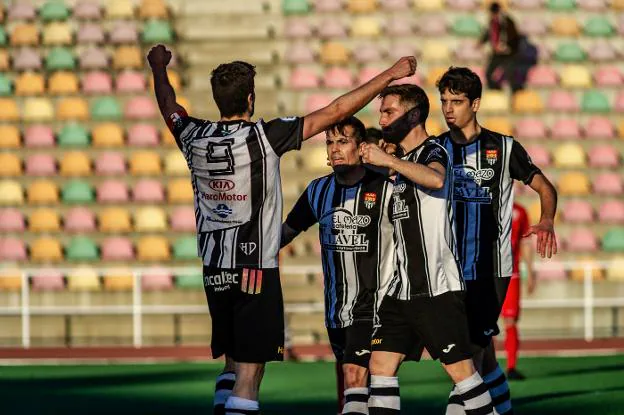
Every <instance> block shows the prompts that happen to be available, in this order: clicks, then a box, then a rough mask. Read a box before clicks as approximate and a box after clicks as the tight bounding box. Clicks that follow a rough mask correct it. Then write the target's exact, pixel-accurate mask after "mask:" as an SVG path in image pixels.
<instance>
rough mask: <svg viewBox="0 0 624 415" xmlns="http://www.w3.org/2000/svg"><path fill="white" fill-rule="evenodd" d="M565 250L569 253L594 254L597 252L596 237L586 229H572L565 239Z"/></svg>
mask: <svg viewBox="0 0 624 415" xmlns="http://www.w3.org/2000/svg"><path fill="white" fill-rule="evenodd" d="M566 250H567V251H570V252H594V251H597V250H598V240H597V239H596V235H594V233H593V232H592V231H591V229H588V228H579V229H574V230H573V231H572V232H570V234H569V235H568V237H567V238H566Z"/></svg>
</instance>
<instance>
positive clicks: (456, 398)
mask: <svg viewBox="0 0 624 415" xmlns="http://www.w3.org/2000/svg"><path fill="white" fill-rule="evenodd" d="M460 403H463V406H461V404H460ZM462 409H463V411H461V410H462ZM446 413H447V414H448V415H451V414H460V413H465V414H466V415H492V414H494V407H493V405H492V398H491V397H490V392H489V391H488V386H487V385H486V384H485V383H484V382H483V379H481V376H480V375H479V373H477V372H475V373H474V374H473V375H472V376H470V377H469V378H466V379H464V380H462V381H461V382H459V383H458V384H456V385H455V388H454V389H453V391H452V392H451V396H450V397H449V405H448V407H447V411H446Z"/></svg>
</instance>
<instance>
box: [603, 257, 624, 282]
mask: <svg viewBox="0 0 624 415" xmlns="http://www.w3.org/2000/svg"><path fill="white" fill-rule="evenodd" d="M606 278H607V280H609V281H624V258H622V257H620V256H618V257H614V258H611V261H610V263H609V265H607V272H606Z"/></svg>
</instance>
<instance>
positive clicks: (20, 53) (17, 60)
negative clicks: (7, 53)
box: [13, 47, 43, 71]
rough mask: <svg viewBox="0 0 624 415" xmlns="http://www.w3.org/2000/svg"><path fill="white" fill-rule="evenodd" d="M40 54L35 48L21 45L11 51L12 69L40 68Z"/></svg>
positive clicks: (41, 65)
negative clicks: (21, 46)
mask: <svg viewBox="0 0 624 415" xmlns="http://www.w3.org/2000/svg"><path fill="white" fill-rule="evenodd" d="M42 67H43V64H42V61H41V55H40V54H39V51H37V50H36V49H32V48H29V47H23V48H20V49H18V50H16V51H15V52H14V53H13V69H16V70H18V71H28V70H37V71H38V70H41V68H42Z"/></svg>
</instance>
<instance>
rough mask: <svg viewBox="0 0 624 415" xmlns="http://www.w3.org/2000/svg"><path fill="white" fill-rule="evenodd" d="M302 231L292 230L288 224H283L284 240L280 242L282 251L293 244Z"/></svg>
mask: <svg viewBox="0 0 624 415" xmlns="http://www.w3.org/2000/svg"><path fill="white" fill-rule="evenodd" d="M300 233H301V231H298V230H296V229H293V228H291V227H290V226H289V225H288V224H287V223H286V222H284V223H282V239H281V240H280V249H281V248H283V247H285V246H286V245H288V244H289V243H290V242H292V240H293V239H295V238H296V237H297V235H299V234H300Z"/></svg>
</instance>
